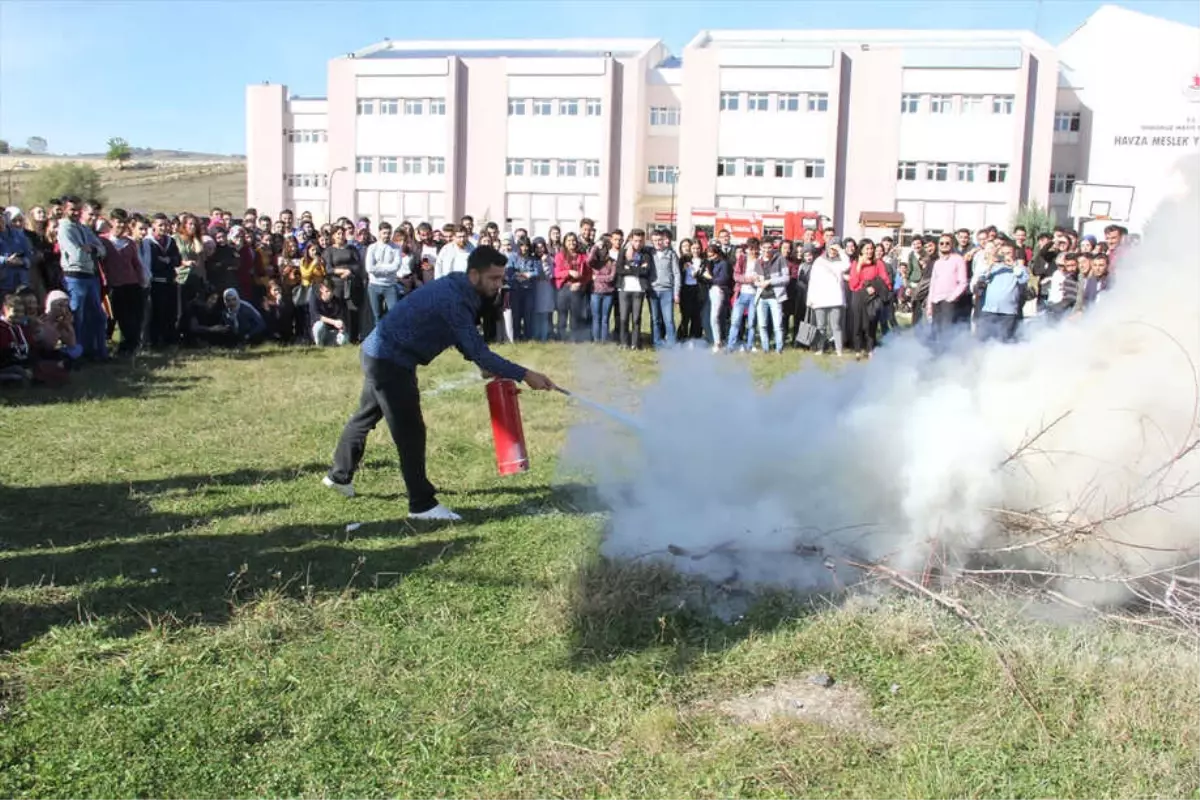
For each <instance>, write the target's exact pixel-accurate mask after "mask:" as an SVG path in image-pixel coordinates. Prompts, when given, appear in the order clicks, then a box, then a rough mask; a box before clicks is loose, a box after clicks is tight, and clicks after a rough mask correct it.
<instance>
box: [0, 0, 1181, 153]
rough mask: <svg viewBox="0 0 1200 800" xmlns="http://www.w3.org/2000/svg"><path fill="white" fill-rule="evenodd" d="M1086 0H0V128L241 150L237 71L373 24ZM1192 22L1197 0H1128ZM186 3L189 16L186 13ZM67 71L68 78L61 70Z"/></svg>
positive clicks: (581, 29) (304, 62)
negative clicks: (818, 0)
mask: <svg viewBox="0 0 1200 800" xmlns="http://www.w3.org/2000/svg"><path fill="white" fill-rule="evenodd" d="M1100 5H1102V3H1101V2H1099V1H1098V0H1043V2H1041V3H1039V2H1038V1H1037V0H1006V1H1002V2H995V1H994V0H925V2H908V1H907V0H873V1H868V0H837V1H836V2H833V0H825V1H824V2H816V0H774V1H770V0H658V1H657V2H645V1H644V2H632V1H631V0H557V2H555V1H553V0H476V1H475V2H469V1H467V2H463V1H462V0H438V1H437V2H429V1H428V0H424V1H423V2H421V1H414V0H405V1H404V2H394V1H393V2H362V1H360V0H341V1H340V2H323V1H322V0H298V2H287V0H276V1H274V2H264V1H260V0H243V1H242V2H235V1H234V0H226V1H225V2H216V1H214V0H203V1H197V2H188V3H184V2H167V1H160V0H135V1H133V2H119V1H115V0H114V1H113V2H109V1H108V0H104V1H103V2H97V1H96V0H84V1H83V2H55V1H54V0H0V138H2V139H6V140H8V141H9V142H10V143H13V144H14V145H20V144H23V143H24V142H25V140H26V139H27V138H28V137H30V136H42V137H44V138H46V139H47V141H48V142H49V145H50V150H51V151H53V152H59V153H79V152H97V151H101V150H103V147H104V142H105V140H106V139H108V138H109V137H110V136H123V137H124V138H126V139H127V140H129V142H130V143H131V144H133V145H135V146H139V147H158V148H169V149H181V150H196V151H203V152H212V153H241V152H243V149H244V141H245V107H244V106H245V94H244V89H245V86H246V85H247V84H249V83H259V82H262V81H264V80H266V81H271V82H273V83H285V84H287V86H288V89H289V91H291V92H293V93H297V94H302V95H324V93H325V68H326V62H327V61H328V60H329V59H330V58H332V57H334V56H337V55H340V54H344V53H346V52H349V51H350V50H355V49H358V48H360V47H363V46H365V45H368V44H371V43H372V42H376V41H379V40H381V39H383V38H384V37H389V38H391V39H394V40H402V39H406V38H451V37H453V38H464V39H482V38H516V37H520V38H528V37H548V38H558V37H568V36H581V35H586V36H621V37H657V38H661V39H663V40H664V41H665V42H666V43H667V45H668V46H669V47H670V48H671V50H672V51H673V52H676V53H679V52H680V51H681V50H682V48H683V46H684V44H686V43H687V41H688V40H689V39H691V38H692V36H693V35H695V33H696V32H697V31H698V30H701V29H703V28H768V27H778V28H804V27H821V28H854V27H864V28H934V29H936V28H1024V29H1029V30H1035V31H1036V32H1037V33H1038V34H1039V35H1041V36H1042V37H1043V38H1045V39H1046V40H1048V41H1050V42H1051V43H1058V42H1059V41H1061V40H1062V39H1063V38H1065V37H1066V36H1067V35H1068V34H1070V32H1071V31H1072V30H1074V29H1075V28H1076V27H1078V26H1079V25H1080V24H1081V23H1082V22H1083V21H1084V20H1085V19H1086V18H1087V17H1088V15H1090V14H1091V13H1092V12H1093V11H1095V10H1096V9H1097V8H1098V7H1100ZM1120 5H1123V6H1125V7H1127V8H1132V9H1136V10H1138V11H1142V12H1144V13H1147V14H1152V15H1154V16H1159V17H1165V18H1168V19H1173V20H1176V21H1179V22H1185V23H1187V24H1189V25H1200V3H1197V2H1196V0H1146V1H1145V2H1137V1H1136V0H1127V1H1126V2H1123V3H1120ZM185 13H186V14H187V19H190V22H188V21H187V20H185V17H184V14H185ZM67 76H69V77H67Z"/></svg>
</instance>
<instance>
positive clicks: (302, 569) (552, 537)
mask: <svg viewBox="0 0 1200 800" xmlns="http://www.w3.org/2000/svg"><path fill="white" fill-rule="evenodd" d="M580 352H586V351H581V350H571V349H567V348H562V347H554V346H550V347H532V348H527V349H525V350H523V351H522V352H521V354H520V358H521V360H523V361H526V362H527V363H529V364H530V365H531V366H534V367H535V368H538V369H541V370H543V371H546V372H548V373H549V374H551V376H552V377H555V378H557V379H559V380H560V382H562V383H563V384H564V385H568V386H569V385H571V379H572V375H573V374H574V361H573V358H574V357H575V356H577V355H578V354H579V353H580ZM626 360H627V361H628V362H629V363H630V365H631V368H632V369H633V370H634V371H635V373H636V375H637V376H638V377H640V378H649V377H650V376H651V375H652V373H653V371H654V361H653V355H652V354H648V353H638V354H633V355H627V356H626ZM802 365H803V362H802V360H801V356H799V355H788V356H785V357H784V358H781V359H768V358H763V359H760V360H759V361H757V362H755V365H754V369H755V370H756V372H757V373H758V375H759V376H760V377H761V378H763V379H764V380H769V379H771V378H772V377H775V376H778V375H779V374H780V373H782V372H783V371H785V370H790V369H795V368H798V367H802ZM476 377H477V373H476V372H475V371H474V370H473V369H472V368H471V367H470V366H469V365H467V364H466V363H465V362H463V361H462V360H461V359H460V358H459V357H458V356H457V355H452V354H448V355H446V356H443V357H442V358H441V359H440V360H439V361H438V362H436V363H435V364H434V365H433V366H432V367H431V368H429V369H426V370H424V371H423V372H422V387H423V389H424V390H425V391H426V392H427V397H426V399H425V408H426V418H427V420H428V422H429V425H430V442H429V449H430V454H431V477H432V478H433V480H434V482H435V483H436V484H438V485H439V486H440V487H441V488H442V489H443V490H444V492H443V499H444V501H445V502H446V503H447V504H448V505H450V506H452V507H454V508H456V509H457V510H459V511H460V512H461V513H463V514H464V516H465V517H466V521H465V522H464V523H461V524H457V525H451V526H443V527H437V528H431V527H427V526H416V527H414V526H413V525H410V524H409V523H407V522H406V521H405V519H404V517H405V503H404V495H403V486H402V484H401V483H400V481H399V477H398V472H397V469H396V465H395V451H394V449H393V448H392V447H391V445H390V442H389V440H388V438H387V434H386V430H385V429H383V428H381V429H380V430H378V431H377V432H376V433H375V434H374V435H373V436H372V438H371V441H370V444H369V450H368V454H367V462H366V466H365V469H364V471H363V472H362V473H361V475H360V477H359V480H358V481H357V483H358V488H359V492H360V495H361V496H360V497H358V498H356V499H354V500H349V501H347V500H344V499H343V498H341V497H339V496H336V495H333V494H331V493H329V492H328V491H327V490H323V489H322V488H321V487H320V486H319V485H318V480H319V478H320V476H321V474H322V471H323V469H324V468H325V466H326V462H327V459H328V457H329V455H330V453H331V451H332V447H333V444H334V441H335V439H336V436H337V434H338V432H339V430H340V427H341V425H342V423H343V421H344V419H345V417H346V415H347V414H348V413H350V411H351V410H352V408H353V405H354V401H355V398H356V394H357V391H358V371H357V364H356V353H355V352H353V351H351V350H350V349H345V350H341V351H332V350H326V351H307V352H305V351H284V350H278V349H270V348H268V349H262V350H257V351H252V352H249V353H246V354H242V355H229V356H221V355H212V356H186V357H181V358H179V359H177V360H174V361H166V360H154V359H151V360H148V361H144V362H141V363H140V364H139V365H137V366H136V367H131V366H128V365H126V366H119V367H111V368H103V369H102V370H100V371H97V372H94V373H85V374H82V375H80V376H79V378H78V380H77V381H76V385H75V386H73V387H72V388H70V389H69V390H67V392H66V393H65V394H63V395H57V396H56V395H48V394H47V393H45V392H31V393H27V394H20V395H8V396H0V404H4V406H5V407H3V408H0V427H2V428H3V430H4V432H5V433H6V437H5V438H6V440H7V441H8V442H9V443H10V444H12V445H13V446H14V447H13V449H12V450H10V451H8V455H7V457H6V458H5V459H3V461H2V462H0V575H2V576H3V587H2V588H0V633H2V635H3V643H2V646H3V649H4V651H5V654H4V655H3V656H2V657H0V681H2V688H0V795H3V796H80V797H92V796H134V795H136V796H150V797H167V796H170V797H176V796H235V797H237V796H250V795H305V796H363V797H368V796H369V797H378V796H468V795H469V796H479V797H561V796H571V797H599V796H658V797H665V796H700V797H729V796H761V797H784V796H806V795H815V796H831V797H854V796H893V797H923V796H958V797H1002V796H1004V797H1045V796H1063V797H1066V796H1071V797H1084V796H1088V797H1116V796H1120V797H1127V796H1170V797H1196V796H1197V795H1198V788H1197V787H1198V786H1200V771H1198V769H1197V748H1198V745H1200V741H1198V735H1197V732H1198V730H1200V724H1198V723H1200V703H1198V702H1197V700H1198V699H1200V698H1198V691H1197V687H1198V685H1200V681H1198V678H1200V669H1198V666H1197V659H1196V652H1195V648H1194V646H1192V645H1190V644H1187V643H1180V642H1173V641H1168V640H1166V639H1163V638H1159V637H1158V635H1155V634H1142V633H1134V632H1132V631H1131V630H1128V629H1115V628H1109V627H1101V626H1100V625H1099V624H1091V623H1088V624H1083V623H1079V624H1076V625H1073V626H1067V625H1063V624H1051V623H1044V622H1037V621H1034V620H1032V619H1030V618H1028V617H1026V616H1022V615H1021V613H1020V612H1019V610H1018V609H1016V608H1015V607H1009V606H1006V605H1004V604H1003V603H999V602H997V601H991V604H990V605H987V604H984V603H983V601H982V599H980V604H979V605H978V606H975V607H977V608H979V610H980V613H981V614H983V615H984V619H985V620H986V621H987V623H988V625H989V626H990V627H992V628H993V629H994V630H996V631H998V632H1000V633H1001V637H1002V639H1003V641H1004V647H1005V648H1006V650H1007V652H1008V656H1009V659H1010V661H1011V663H1012V664H1013V665H1014V670H1015V677H1016V679H1017V680H1018V682H1019V685H1020V686H1021V688H1022V690H1023V692H1024V693H1025V695H1026V696H1027V698H1028V702H1026V701H1024V700H1022V699H1021V697H1020V696H1019V695H1018V693H1017V692H1016V691H1014V688H1013V685H1012V683H1011V682H1010V680H1009V678H1008V677H1007V676H1006V674H1005V672H1004V671H1003V670H1002V669H1001V667H1000V665H999V662H998V660H997V658H996V657H995V652H994V651H993V649H992V646H991V645H988V644H985V643H983V642H982V641H981V640H980V639H979V638H978V637H977V636H975V635H974V634H973V633H971V632H970V631H969V630H967V629H965V628H964V626H963V625H962V623H961V622H960V621H959V620H958V619H957V618H956V617H954V616H951V615H948V614H946V613H944V612H943V611H941V610H939V609H937V608H935V607H932V606H929V605H925V604H922V603H919V602H917V601H915V600H913V599H911V598H903V597H886V596H885V597H878V598H860V599H855V600H853V601H849V602H844V603H834V602H823V603H815V604H805V603H801V602H799V601H798V600H795V599H791V598H786V597H779V596H770V597H766V598H764V599H763V600H762V601H761V602H760V603H759V604H758V605H756V606H755V607H754V608H753V609H752V610H751V612H750V613H749V614H748V615H747V616H746V617H745V618H744V619H743V620H741V621H740V622H739V623H737V624H735V625H725V624H722V623H719V622H717V621H715V620H713V619H711V618H708V617H706V616H704V615H703V614H700V613H698V612H696V611H695V610H693V609H691V608H690V607H687V606H684V607H679V606H678V605H676V604H673V603H672V601H671V598H672V597H674V596H676V595H673V594H672V592H673V589H674V582H673V580H672V579H671V578H670V576H668V575H665V574H663V573H660V572H656V571H653V570H650V569H641V570H633V569H630V568H620V567H618V566H616V565H612V564H606V563H604V562H602V561H601V560H600V559H599V558H598V556H597V555H596V549H597V543H598V539H599V536H600V534H601V529H602V524H603V519H602V516H601V515H598V514H596V513H592V512H590V511H589V510H588V507H587V506H586V504H582V503H581V502H580V497H581V495H582V494H583V490H582V488H581V487H577V486H570V485H560V483H559V482H558V481H557V480H556V477H555V476H556V473H557V471H556V455H557V453H558V452H559V448H560V446H561V444H562V442H563V440H564V435H565V430H564V428H565V425H566V421H567V419H568V417H569V413H570V410H569V409H568V407H567V406H566V401H565V400H564V399H563V398H562V397H559V396H548V395H544V394H537V395H535V394H532V393H528V394H524V395H522V405H523V412H524V418H525V424H526V435H527V437H528V440H529V444H530V450H531V458H532V463H533V469H532V471H531V472H530V473H529V474H527V475H523V476H519V477H515V478H506V479H502V478H499V477H497V476H496V475H495V471H494V465H493V462H492V451H491V434H490V430H489V428H488V425H487V407H486V402H485V400H484V395H483V386H482V382H481V381H478V380H475V378H476ZM351 523H358V524H360V526H361V527H358V528H357V529H353V530H349V529H348V528H347V525H349V524H351ZM817 672H823V673H827V674H828V675H830V676H832V677H833V678H834V680H835V683H834V685H833V686H832V687H829V688H822V687H818V686H815V685H813V684H812V683H809V682H808V677H809V676H811V675H812V674H813V673H817Z"/></svg>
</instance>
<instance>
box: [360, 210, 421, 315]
mask: <svg viewBox="0 0 1200 800" xmlns="http://www.w3.org/2000/svg"><path fill="white" fill-rule="evenodd" d="M366 267H367V302H368V303H369V304H370V306H371V313H372V314H373V315H374V317H375V323H376V324H379V320H381V319H383V315H384V314H386V313H387V312H388V311H389V310H391V309H393V308H395V307H396V304H397V303H399V302H400V298H401V297H403V292H402V290H401V287H400V281H401V279H403V278H405V277H407V276H409V275H411V274H412V254H411V252H410V251H409V248H408V241H407V237H406V236H405V235H404V231H396V232H395V233H392V226H391V225H389V224H387V223H386V222H384V223H381V224H380V225H379V238H378V239H377V240H376V241H375V242H374V243H373V244H372V245H371V246H370V247H368V248H367V257H366Z"/></svg>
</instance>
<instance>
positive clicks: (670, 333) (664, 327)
mask: <svg viewBox="0 0 1200 800" xmlns="http://www.w3.org/2000/svg"><path fill="white" fill-rule="evenodd" d="M648 297H649V299H650V332H651V333H652V334H653V339H654V346H655V347H662V345H663V342H664V341H665V342H666V345H667V347H674V346H675V293H674V292H673V291H672V290H670V289H651V290H650V294H649V295H648ZM664 333H665V336H664Z"/></svg>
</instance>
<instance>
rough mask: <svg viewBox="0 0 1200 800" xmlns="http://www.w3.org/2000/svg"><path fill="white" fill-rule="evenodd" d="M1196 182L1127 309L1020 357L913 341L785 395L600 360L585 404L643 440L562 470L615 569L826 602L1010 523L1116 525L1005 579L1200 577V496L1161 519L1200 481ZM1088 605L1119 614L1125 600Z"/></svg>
mask: <svg viewBox="0 0 1200 800" xmlns="http://www.w3.org/2000/svg"><path fill="white" fill-rule="evenodd" d="M1183 174H1185V175H1186V176H1187V179H1188V184H1189V186H1188V192H1187V194H1186V196H1184V197H1180V198H1175V199H1172V200H1169V201H1167V202H1166V203H1165V204H1164V206H1163V207H1162V208H1161V209H1160V211H1159V213H1158V214H1157V215H1156V216H1155V219H1154V221H1153V222H1152V223H1151V225H1150V226H1149V227H1148V229H1147V230H1146V232H1145V237H1144V243H1143V245H1142V246H1141V247H1140V248H1139V249H1138V250H1137V251H1136V255H1135V256H1133V258H1132V259H1131V260H1126V262H1125V263H1122V264H1121V265H1120V267H1119V268H1118V271H1117V273H1116V275H1115V288H1114V290H1113V291H1112V292H1110V293H1108V294H1106V295H1103V296H1102V298H1101V300H1100V302H1098V303H1097V304H1096V306H1095V307H1094V308H1092V309H1089V311H1088V313H1087V314H1085V315H1084V316H1082V317H1079V318H1076V319H1072V320H1068V321H1065V322H1064V323H1062V324H1061V325H1058V326H1055V327H1051V326H1047V325H1044V324H1042V320H1036V321H1029V322H1027V323H1025V324H1026V329H1025V333H1026V334H1028V339H1027V340H1026V341H1023V342H1022V343H1019V344H1015V345H1000V344H995V345H987V346H981V345H979V344H977V343H974V342H970V343H963V344H962V345H961V346H959V347H956V348H954V349H952V350H951V351H950V352H948V353H945V354H943V355H941V356H940V357H938V358H933V357H932V356H931V355H930V354H929V352H928V351H927V350H926V349H925V348H924V347H922V346H921V345H920V344H919V343H918V342H917V341H915V339H914V337H912V336H909V335H900V336H894V337H890V338H889V339H888V341H887V342H886V344H885V345H884V346H883V347H882V348H881V351H880V352H878V353H877V354H876V357H875V358H874V359H873V360H871V361H869V362H863V363H847V364H846V365H845V366H844V368H842V369H834V370H824V369H821V368H819V367H817V366H807V367H806V368H804V369H802V370H800V371H798V372H796V373H794V374H792V375H789V376H787V377H786V378H784V379H782V380H780V381H779V382H777V383H776V384H775V385H773V386H772V387H770V388H769V389H765V388H763V387H761V386H759V385H756V383H755V382H754V380H753V379H752V378H751V376H750V374H749V370H748V368H747V360H748V358H754V357H757V358H769V357H771V356H754V357H742V358H732V359H731V358H718V357H714V356H712V355H711V354H708V353H705V352H698V351H681V352H673V353H668V354H664V356H663V358H662V360H661V374H660V376H659V378H658V380H657V381H655V382H654V383H652V384H650V385H649V386H646V387H633V386H630V385H629V381H628V379H627V378H625V377H623V376H622V374H621V371H620V368H619V367H618V366H617V365H615V364H613V363H601V364H597V363H595V361H594V360H592V361H591V362H590V363H589V364H587V365H585V366H583V367H582V368H581V370H580V374H581V375H582V376H583V378H582V383H581V384H580V385H579V386H578V387H576V388H577V389H578V390H579V392H580V393H581V394H585V395H590V396H592V397H594V398H595V399H597V400H600V401H602V402H608V403H611V404H613V405H614V406H616V407H618V408H622V409H624V410H627V411H629V412H631V413H633V414H634V415H636V416H637V417H638V418H639V419H640V420H641V421H642V423H643V429H642V430H641V431H640V432H633V431H629V430H626V429H622V428H620V426H619V425H615V424H614V423H612V422H611V421H608V420H605V419H602V418H600V417H598V416H597V415H595V414H594V413H591V412H587V411H584V410H582V409H581V412H580V413H581V416H580V419H581V421H580V422H579V423H578V424H577V425H576V426H575V427H574V428H573V429H572V430H571V431H570V433H569V436H568V442H567V447H566V450H565V453H564V458H563V459H562V463H563V464H564V466H565V468H566V469H567V470H569V471H570V472H571V473H573V474H574V475H575V476H576V477H578V476H579V475H580V474H582V475H584V476H586V477H588V478H590V479H591V480H592V481H594V483H595V485H596V487H597V491H598V492H599V494H600V496H601V498H602V499H603V501H604V502H605V504H606V506H608V507H609V508H610V509H611V517H610V523H609V527H608V530H607V532H606V535H605V538H604V541H603V544H602V552H603V554H604V555H606V556H608V557H611V558H617V559H633V558H637V559H642V560H661V561H663V562H665V563H669V564H670V565H671V566H672V567H674V568H676V569H678V570H681V571H683V572H687V573H693V574H697V575H701V576H704V577H706V578H709V579H712V580H714V581H717V582H722V581H729V580H731V579H733V578H735V577H736V579H737V581H738V582H739V583H740V584H742V585H743V586H746V587H753V586H763V585H770V586H779V587H785V588H790V589H795V590H800V591H827V590H830V589H836V588H839V587H840V586H843V585H845V584H847V583H850V582H853V581H854V580H855V579H856V578H857V577H858V576H859V574H860V573H859V572H858V571H857V570H855V569H853V568H852V567H850V566H847V564H846V562H847V561H855V560H858V561H870V562H875V561H883V560H886V561H887V563H888V564H889V565H891V566H892V567H894V568H897V569H903V570H912V571H914V572H919V571H920V570H922V569H923V568H924V567H925V565H926V564H927V563H928V562H929V559H930V558H931V555H933V554H934V553H935V552H936V553H937V557H938V558H939V559H940V560H941V562H942V563H948V564H950V565H951V566H952V567H953V566H954V565H962V564H964V563H967V562H968V561H969V560H971V559H972V558H975V557H976V556H975V555H974V554H978V553H980V552H981V551H983V550H993V549H998V548H1003V547H1006V546H1012V545H1013V544H1014V543H1019V542H1020V541H1021V539H1020V538H1019V534H1014V532H1013V530H1012V525H1006V524H1001V522H1000V519H998V517H997V513H996V510H997V509H1009V510H1011V511H1016V512H1028V513H1031V514H1037V515H1046V516H1049V517H1051V518H1055V519H1060V520H1068V519H1069V520H1070V522H1071V524H1072V525H1086V524H1088V523H1092V524H1094V523H1098V522H1100V523H1103V525H1102V536H1088V537H1082V538H1081V539H1079V540H1077V541H1074V542H1072V543H1070V544H1069V546H1068V547H1067V551H1066V552H1065V553H1064V552H1063V551H1062V549H1061V548H1062V546H1064V544H1065V543H1063V542H1057V543H1056V546H1057V547H1059V548H1060V550H1059V552H1057V553H1056V554H1050V555H1047V554H1045V553H1039V550H1038V549H1036V548H1027V549H1019V550H1011V551H1009V552H1007V553H1000V554H997V555H994V556H992V560H993V561H992V563H996V562H999V563H1001V564H1004V565H1006V566H1032V567H1041V568H1045V567H1046V566H1047V565H1048V563H1050V562H1051V561H1053V563H1055V564H1056V566H1057V567H1059V568H1061V567H1062V566H1063V565H1064V560H1065V562H1066V563H1069V566H1070V567H1071V571H1072V573H1073V574H1091V575H1110V574H1113V573H1123V574H1137V573H1139V572H1142V571H1145V570H1147V569H1153V568H1156V567H1161V566H1164V565H1166V564H1174V563H1182V562H1184V561H1186V560H1188V559H1190V558H1195V554H1196V550H1197V542H1198V540H1200V495H1198V493H1197V492H1196V491H1189V492H1185V493H1184V495H1183V496H1181V497H1176V498H1174V499H1173V500H1172V501H1171V502H1170V503H1168V504H1165V505H1160V504H1157V503H1156V501H1157V500H1159V499H1161V498H1163V497H1166V496H1168V495H1170V494H1174V493H1177V492H1178V491H1179V490H1181V489H1184V488H1186V487H1188V486H1192V485H1194V484H1196V483H1197V481H1200V452H1198V451H1196V450H1187V449H1186V445H1187V444H1188V443H1190V442H1192V441H1194V440H1195V439H1196V437H1197V434H1198V432H1200V427H1198V423H1197V403H1198V398H1197V387H1196V375H1195V371H1194V370H1195V368H1196V366H1197V365H1200V353H1198V352H1197V351H1198V349H1200V256H1198V253H1197V249H1196V245H1195V237H1194V233H1193V230H1194V226H1195V222H1196V220H1198V219H1200V180H1198V178H1200V161H1198V160H1195V159H1193V160H1192V161H1190V162H1189V163H1188V164H1187V165H1186V167H1185V169H1184V170H1183ZM592 358H593V359H594V356H592ZM1064 415H1065V416H1064ZM1056 421H1057V422H1056ZM1052 423H1055V424H1052ZM1039 432H1040V433H1041V435H1040V436H1038V434H1039ZM1035 436H1036V437H1037V438H1036V440H1035V441H1033V443H1032V444H1029V442H1030V440H1031V439H1034V437H1035ZM1023 444H1026V445H1028V446H1027V447H1026V449H1025V450H1023V451H1022V453H1021V455H1020V457H1019V458H1015V459H1012V458H1010V457H1011V456H1012V454H1013V453H1014V452H1016V451H1018V450H1019V449H1021V448H1022V445H1023ZM1121 510H1125V511H1130V510H1131V511H1132V513H1126V514H1124V515H1122V516H1121V517H1120V518H1119V519H1116V520H1112V521H1106V520H1108V518H1109V517H1111V516H1113V515H1114V512H1118V511H1121ZM1019 519H1021V518H1020V517H1008V518H1007V521H1008V522H1012V521H1014V520H1019ZM1038 535H1039V534H1035V533H1029V534H1026V537H1027V538H1036V537H1037V536H1038ZM1041 535H1044V534H1041ZM1014 536H1017V537H1018V538H1014ZM1148 548H1152V549H1148ZM1070 589H1071V591H1072V592H1073V593H1074V594H1075V595H1076V596H1078V597H1081V599H1085V600H1087V601H1090V602H1102V601H1114V600H1118V599H1120V598H1119V597H1118V596H1116V595H1115V594H1114V589H1113V587H1112V586H1110V585H1106V584H1095V583H1080V582H1072V584H1071V587H1070Z"/></svg>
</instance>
